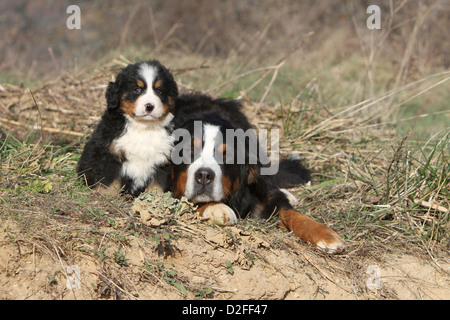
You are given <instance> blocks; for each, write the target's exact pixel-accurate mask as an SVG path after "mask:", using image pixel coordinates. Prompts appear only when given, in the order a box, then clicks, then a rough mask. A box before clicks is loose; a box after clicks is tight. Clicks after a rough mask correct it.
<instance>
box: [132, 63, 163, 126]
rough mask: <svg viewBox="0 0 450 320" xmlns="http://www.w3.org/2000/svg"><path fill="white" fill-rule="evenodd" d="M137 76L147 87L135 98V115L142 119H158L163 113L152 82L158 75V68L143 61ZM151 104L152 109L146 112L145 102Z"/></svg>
mask: <svg viewBox="0 0 450 320" xmlns="http://www.w3.org/2000/svg"><path fill="white" fill-rule="evenodd" d="M138 74H139V76H140V77H141V78H142V80H144V82H145V84H146V86H147V88H146V90H145V91H144V92H143V93H142V94H141V96H140V97H139V98H138V99H137V100H136V113H135V116H136V117H142V118H143V119H144V120H153V119H159V118H160V117H161V116H163V115H164V109H163V104H162V102H161V99H160V98H159V97H158V96H157V95H156V94H155V92H154V91H153V82H154V81H155V79H156V77H157V75H158V69H157V68H156V67H155V66H152V65H149V64H147V63H143V64H141V65H140V67H139V72H138ZM149 103H150V104H151V105H153V107H154V109H153V111H151V112H148V111H147V109H146V105H147V104H149Z"/></svg>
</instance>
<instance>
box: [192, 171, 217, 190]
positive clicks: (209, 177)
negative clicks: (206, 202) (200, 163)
mask: <svg viewBox="0 0 450 320" xmlns="http://www.w3.org/2000/svg"><path fill="white" fill-rule="evenodd" d="M215 176H216V175H215V174H214V171H212V170H211V169H209V168H200V169H198V170H197V171H196V172H195V175H194V177H195V182H197V183H198V184H201V185H203V186H206V185H207V184H210V183H211V181H213V180H214V177H215Z"/></svg>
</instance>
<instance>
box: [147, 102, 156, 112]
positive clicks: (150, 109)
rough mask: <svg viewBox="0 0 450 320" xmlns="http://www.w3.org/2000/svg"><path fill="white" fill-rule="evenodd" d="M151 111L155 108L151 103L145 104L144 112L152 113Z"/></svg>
mask: <svg viewBox="0 0 450 320" xmlns="http://www.w3.org/2000/svg"><path fill="white" fill-rule="evenodd" d="M153 109H155V106H154V105H152V104H151V103H146V104H145V111H147V112H148V113H150V112H152V111H153Z"/></svg>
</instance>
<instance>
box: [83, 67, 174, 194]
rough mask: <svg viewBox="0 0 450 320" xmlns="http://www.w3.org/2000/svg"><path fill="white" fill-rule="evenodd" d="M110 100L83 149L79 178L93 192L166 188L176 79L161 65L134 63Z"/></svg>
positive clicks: (109, 89) (112, 84)
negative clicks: (154, 186)
mask: <svg viewBox="0 0 450 320" xmlns="http://www.w3.org/2000/svg"><path fill="white" fill-rule="evenodd" d="M105 96H106V102H107V108H106V111H105V112H104V114H103V116H102V118H101V120H100V122H99V123H98V125H97V127H96V128H95V130H94V132H93V133H92V135H91V137H90V139H89V140H88V142H87V143H86V145H85V147H84V150H83V153H82V154H81V157H80V159H79V162H78V167H77V172H78V174H79V175H80V176H81V177H82V179H83V181H84V182H85V183H86V184H87V185H88V186H89V187H107V188H108V190H109V191H111V190H112V191H116V190H117V191H119V190H120V191H122V192H124V193H126V194H131V195H133V196H137V195H139V194H140V193H141V192H143V191H144V190H145V189H146V187H148V186H150V185H154V184H156V185H160V184H164V175H161V176H162V178H161V179H159V176H160V175H159V174H158V172H159V170H161V169H162V168H163V167H164V166H165V165H167V164H168V163H169V161H170V152H171V149H172V147H173V138H172V135H171V132H172V124H171V122H172V119H173V108H174V104H175V99H176V97H177V96H178V87H177V84H176V82H175V80H174V78H173V76H172V74H171V73H170V72H169V70H168V69H166V68H165V67H164V66H163V65H161V63H159V62H158V61H156V60H150V61H145V62H138V63H135V64H130V65H128V66H127V67H125V68H124V69H123V70H122V71H121V72H119V73H118V75H117V77H116V79H115V81H114V82H110V83H109V85H108V87H107V90H106V94H105ZM161 188H162V189H164V188H165V186H161Z"/></svg>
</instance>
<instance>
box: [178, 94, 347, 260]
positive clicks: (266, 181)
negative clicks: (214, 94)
mask: <svg viewBox="0 0 450 320" xmlns="http://www.w3.org/2000/svg"><path fill="white" fill-rule="evenodd" d="M174 115H175V118H174V126H175V131H174V139H175V145H174V148H173V151H172V167H171V169H170V183H169V185H170V186H171V191H172V193H173V195H174V196H176V197H182V196H185V197H187V198H188V199H189V200H190V201H192V202H194V203H196V204H198V206H199V212H200V214H201V215H202V216H203V217H204V218H209V219H210V221H211V222H213V223H214V222H215V223H217V224H222V225H233V224H236V223H237V219H238V217H240V218H245V217H247V216H250V217H257V218H264V219H268V218H270V217H271V216H273V215H274V214H277V215H278V216H279V218H280V223H279V225H280V226H281V227H284V228H286V229H287V230H288V231H293V232H294V234H296V235H297V236H298V237H299V238H301V239H302V240H305V241H309V242H311V243H313V244H315V245H316V246H317V247H318V248H320V249H321V250H323V251H325V252H328V253H335V252H339V251H341V250H342V249H343V241H342V240H341V238H340V237H339V236H338V235H337V234H336V233H335V232H334V231H332V230H331V229H329V228H328V227H326V226H324V225H322V224H320V223H317V222H315V221H314V220H313V219H311V218H309V217H307V216H306V215H304V214H301V213H300V212H298V211H296V210H294V209H293V207H292V205H291V203H290V201H289V198H290V197H293V196H292V195H291V194H290V193H289V192H287V191H286V190H282V189H280V187H288V186H292V185H295V184H297V185H298V184H299V183H304V182H306V181H308V180H309V171H308V170H307V169H305V168H304V167H303V166H302V165H301V163H300V162H299V161H298V160H295V159H284V160H282V161H281V162H280V163H279V171H278V173H277V174H275V175H263V174H261V172H262V170H263V169H264V168H265V166H264V164H263V163H267V162H264V161H262V160H263V159H261V156H260V153H259V151H257V152H256V154H257V157H256V161H251V160H252V159H251V158H252V156H254V154H255V151H253V155H252V152H251V147H252V146H251V143H254V142H255V140H254V139H253V142H252V136H251V134H248V135H246V136H242V135H241V136H240V137H241V138H239V135H235V137H232V139H228V138H227V135H229V134H230V133H233V132H236V130H239V129H242V131H245V132H251V130H249V129H252V126H251V125H250V123H249V121H248V120H247V118H246V117H245V115H244V114H243V113H242V111H241V104H240V103H239V102H237V101H234V100H228V99H212V98H211V97H209V96H206V95H202V94H196V93H194V94H186V95H180V96H179V97H178V98H177V101H176V108H175V113H174ZM239 139H241V141H236V140H239ZM242 140H245V141H242ZM253 147H254V146H253ZM260 147H261V146H259V145H258V146H257V148H258V149H259V148H260ZM243 155H244V157H243ZM239 157H241V158H239ZM242 160H244V161H242ZM253 160H255V159H253ZM266 166H267V165H266ZM294 199H295V197H294Z"/></svg>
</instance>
